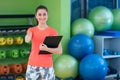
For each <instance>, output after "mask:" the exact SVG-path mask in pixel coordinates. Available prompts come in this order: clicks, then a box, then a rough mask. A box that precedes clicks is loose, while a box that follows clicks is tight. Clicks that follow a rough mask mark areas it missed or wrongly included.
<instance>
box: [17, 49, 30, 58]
mask: <svg viewBox="0 0 120 80" xmlns="http://www.w3.org/2000/svg"><path fill="white" fill-rule="evenodd" d="M28 53H30V51H28V50H27V49H20V50H19V54H20V56H21V57H27V56H28V55H29V54H28Z"/></svg>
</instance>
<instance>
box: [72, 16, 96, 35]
mask: <svg viewBox="0 0 120 80" xmlns="http://www.w3.org/2000/svg"><path fill="white" fill-rule="evenodd" d="M76 34H86V35H88V36H90V37H92V36H93V35H94V26H93V24H92V22H91V21H89V20H88V19H85V18H79V19H77V20H75V21H74V22H73V23H72V35H76Z"/></svg>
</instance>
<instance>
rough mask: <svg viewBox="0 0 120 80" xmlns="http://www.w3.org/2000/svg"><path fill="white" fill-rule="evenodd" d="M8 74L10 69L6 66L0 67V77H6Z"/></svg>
mask: <svg viewBox="0 0 120 80" xmlns="http://www.w3.org/2000/svg"><path fill="white" fill-rule="evenodd" d="M9 73H10V67H9V66H8V65H0V75H1V74H2V75H6V74H9Z"/></svg>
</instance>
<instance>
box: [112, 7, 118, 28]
mask: <svg viewBox="0 0 120 80" xmlns="http://www.w3.org/2000/svg"><path fill="white" fill-rule="evenodd" d="M112 13H113V17H114V19H113V25H112V30H120V9H119V8H115V9H113V10H112Z"/></svg>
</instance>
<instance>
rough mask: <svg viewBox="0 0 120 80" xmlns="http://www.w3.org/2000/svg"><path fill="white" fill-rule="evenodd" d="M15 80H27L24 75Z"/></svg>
mask: <svg viewBox="0 0 120 80" xmlns="http://www.w3.org/2000/svg"><path fill="white" fill-rule="evenodd" d="M15 80H25V77H24V76H23V75H17V76H16V78H15Z"/></svg>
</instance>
